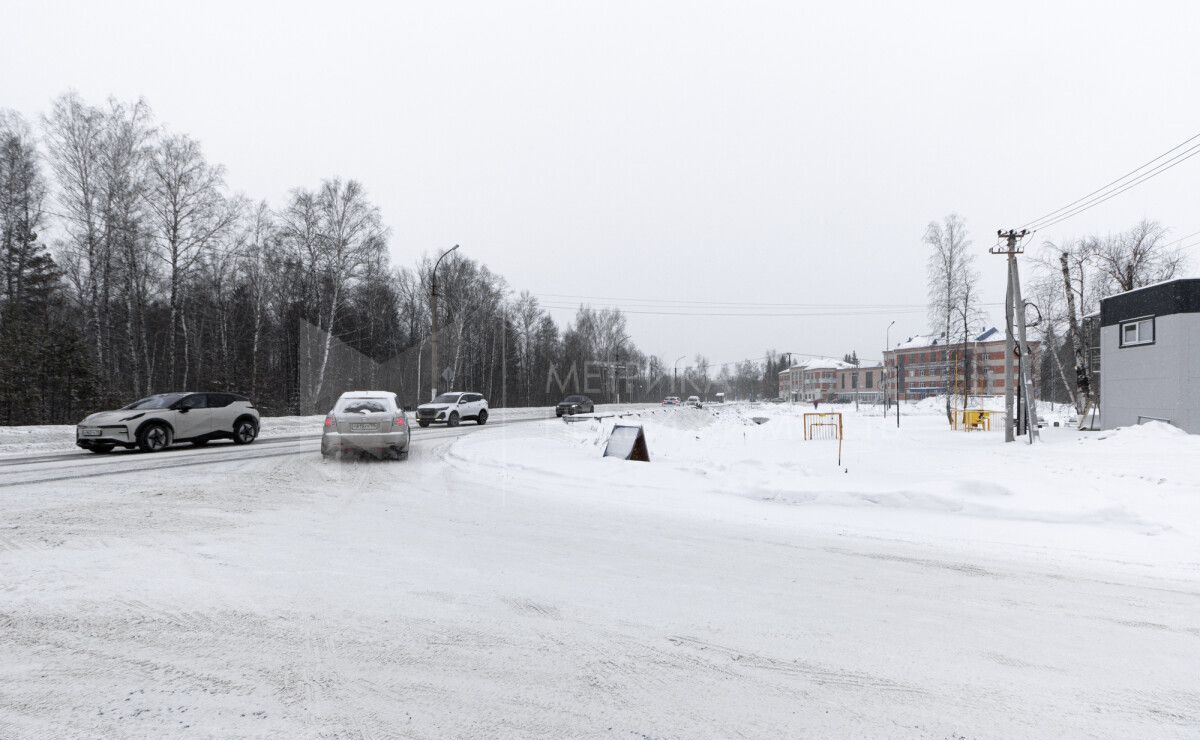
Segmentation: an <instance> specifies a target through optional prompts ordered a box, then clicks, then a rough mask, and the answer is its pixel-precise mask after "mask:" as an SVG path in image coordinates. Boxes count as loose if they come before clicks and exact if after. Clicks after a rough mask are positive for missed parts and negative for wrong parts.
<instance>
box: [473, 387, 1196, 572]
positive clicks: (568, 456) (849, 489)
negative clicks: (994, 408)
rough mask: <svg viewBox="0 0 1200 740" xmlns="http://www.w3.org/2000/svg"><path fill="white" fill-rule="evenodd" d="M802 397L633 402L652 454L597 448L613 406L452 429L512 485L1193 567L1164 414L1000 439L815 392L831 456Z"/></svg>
mask: <svg viewBox="0 0 1200 740" xmlns="http://www.w3.org/2000/svg"><path fill="white" fill-rule="evenodd" d="M811 410H812V409H811V408H808V407H803V408H802V407H800V406H795V407H792V406H788V405H785V404H755V405H749V404H747V405H732V406H728V407H724V408H722V407H709V408H707V409H704V410H702V411H695V410H691V409H680V410H678V412H676V413H672V414H665V415H657V414H654V413H649V414H643V415H641V417H640V418H639V422H640V423H642V424H643V426H644V428H645V432H646V436H647V439H648V443H649V448H650V454H651V458H652V464H651V465H649V466H638V465H633V464H628V465H624V464H614V461H612V460H609V459H604V458H602V457H601V452H602V450H603V447H604V444H605V443H606V441H607V439H608V436H609V433H610V431H611V429H612V426H613V424H614V422H616V423H624V422H619V421H617V420H613V419H605V420H600V421H595V422H590V423H586V424H573V425H570V427H568V428H561V427H560V425H554V424H550V425H545V426H541V427H537V425H535V429H531V430H527V432H526V434H527V436H528V439H526V440H524V441H523V443H522V445H521V447H520V448H519V449H518V448H514V447H513V446H512V444H511V441H509V440H503V439H495V438H483V437H481V438H477V439H463V440H460V441H458V443H457V444H455V446H454V447H453V448H452V450H451V452H450V456H451V459H453V460H454V461H455V462H456V464H458V465H461V466H464V467H468V468H469V467H471V466H476V467H480V468H484V469H486V470H488V471H489V473H491V474H496V473H499V472H500V471H504V470H509V469H513V468H516V469H518V470H520V471H521V473H522V476H523V477H522V480H523V485H531V484H532V483H533V482H534V481H541V482H542V485H544V486H546V487H547V488H548V489H549V490H558V491H561V492H569V495H578V496H585V497H586V496H601V495H602V496H605V497H606V498H607V499H608V500H617V499H622V500H623V499H624V498H625V497H622V496H619V495H615V494H614V493H613V492H614V491H637V492H638V493H636V494H633V496H632V497H631V498H629V499H628V500H629V501H632V502H634V503H635V504H636V505H639V506H642V505H649V503H648V502H649V501H652V500H656V499H655V498H653V497H666V498H671V497H673V496H685V497H689V498H688V500H687V501H688V503H694V502H696V501H698V500H701V499H700V498H697V497H704V499H703V500H705V501H712V500H717V501H719V500H721V499H729V498H737V499H749V500H753V501H761V502H768V503H772V504H777V505H780V506H785V507H790V508H798V509H800V510H802V511H803V512H804V515H803V521H802V522H801V526H804V527H806V528H808V529H810V530H813V531H848V530H852V531H855V532H857V533H860V534H870V535H873V536H881V537H889V538H901V539H906V540H909V541H914V542H936V543H938V544H939V546H942V547H955V548H958V549H961V550H964V551H969V552H981V551H986V552H991V553H993V554H997V555H1001V556H1012V555H1014V554H1015V555H1019V556H1026V557H1032V558H1050V559H1052V560H1060V559H1063V558H1069V559H1073V560H1076V561H1078V560H1087V561H1091V562H1093V564H1094V563H1095V562H1096V561H1111V562H1112V563H1115V564H1119V565H1120V566H1121V567H1130V568H1133V569H1135V570H1144V569H1145V568H1149V567H1153V568H1154V569H1156V573H1157V574H1158V575H1162V576H1168V575H1170V576H1179V577H1187V576H1191V577H1194V576H1196V575H1197V574H1198V573H1200V476H1197V475H1196V463H1195V461H1196V460H1197V459H1200V437H1195V436H1192V435H1188V434H1186V433H1184V432H1182V431H1180V430H1178V429H1176V428H1174V427H1171V426H1168V425H1165V424H1160V423H1151V424H1147V425H1144V426H1140V427H1132V428H1125V429H1118V430H1112V431H1107V432H1079V431H1077V430H1076V429H1074V428H1073V427H1070V426H1060V427H1057V428H1056V427H1048V428H1046V429H1043V430H1042V443H1041V444H1039V445H1036V446H1033V447H1030V446H1029V445H1027V444H1025V443H1024V442H1018V443H1015V444H1011V445H1005V444H1003V443H1002V442H1001V436H1000V435H1001V434H1002V432H1001V431H999V429H993V430H992V431H991V432H954V431H950V430H948V429H947V428H946V421H945V417H944V415H943V412H942V409H941V408H940V407H939V406H937V405H936V404H935V403H929V404H925V407H924V408H921V409H920V410H916V409H909V408H907V407H906V408H905V411H906V415H905V416H904V417H903V418H902V427H901V428H900V429H896V427H895V421H894V419H893V418H891V417H889V418H887V419H884V418H882V416H877V415H876V413H877V412H872V411H868V410H867V409H865V408H864V409H863V410H862V411H860V412H857V413H856V412H855V411H854V410H853V407H852V406H841V405H829V406H826V405H822V407H821V410H822V411H838V412H841V413H842V414H843V419H844V424H845V440H844V441H843V444H842V461H841V462H842V464H841V465H840V466H839V465H838V464H837V443H836V442H833V441H829V440H811V441H805V440H804V432H803V421H802V415H803V414H804V413H805V412H811ZM1062 416H1063V417H1065V416H1066V412H1065V411H1064V412H1063V413H1062ZM752 417H759V418H767V419H769V421H768V422H767V423H764V424H762V425H759V424H757V423H755V422H754V421H752ZM651 494H653V497H651ZM683 504H684V502H681V501H675V503H673V504H671V505H672V506H678V505H683ZM684 508H685V510H686V509H687V508H688V507H687V506H685V507H684ZM698 510H700V511H702V512H703V511H704V510H703V508H702V507H701V508H700V509H698ZM722 511H723V514H722V515H725V514H726V513H728V512H727V511H726V509H722ZM753 511H754V514H753V515H754V516H759V515H760V510H759V509H754V510H753ZM702 515H704V516H707V515H708V514H707V513H703V514H702ZM780 521H787V525H786V526H794V525H795V522H794V521H793V519H792V518H790V517H784V518H781V519H780ZM1101 567H1107V566H1101Z"/></svg>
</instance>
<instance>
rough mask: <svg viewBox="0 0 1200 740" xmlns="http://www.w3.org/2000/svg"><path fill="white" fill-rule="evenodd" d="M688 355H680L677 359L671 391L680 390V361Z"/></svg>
mask: <svg viewBox="0 0 1200 740" xmlns="http://www.w3.org/2000/svg"><path fill="white" fill-rule="evenodd" d="M686 357H687V355H680V356H679V357H678V358H676V360H675V373H674V375H673V376H672V378H671V392H672V393H677V392H678V390H677V388H678V387H679V361H680V360H682V359H685V358H686Z"/></svg>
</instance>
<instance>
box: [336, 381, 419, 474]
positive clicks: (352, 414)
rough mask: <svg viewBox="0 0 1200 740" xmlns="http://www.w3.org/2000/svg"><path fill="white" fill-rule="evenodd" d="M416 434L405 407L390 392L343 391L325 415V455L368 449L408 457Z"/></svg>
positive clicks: (378, 454) (368, 450) (370, 451)
mask: <svg viewBox="0 0 1200 740" xmlns="http://www.w3.org/2000/svg"><path fill="white" fill-rule="evenodd" d="M411 440H412V433H411V431H410V430H409V428H408V420H407V419H406V418H405V416H404V409H403V408H402V407H401V406H400V403H399V402H398V401H397V400H396V394H395V393H391V392H389V391H349V392H346V393H343V394H342V395H341V397H339V398H338V400H337V403H335V404H334V405H333V410H332V411H330V412H329V415H328V416H326V417H325V428H324V430H323V431H322V432H321V454H322V455H324V456H325V457H334V456H336V455H337V454H339V453H344V452H359V453H362V452H367V453H370V454H372V455H375V456H376V457H385V456H388V455H394V456H396V457H397V458H399V459H401V460H403V459H405V458H407V457H408V446H409V443H410V441H411Z"/></svg>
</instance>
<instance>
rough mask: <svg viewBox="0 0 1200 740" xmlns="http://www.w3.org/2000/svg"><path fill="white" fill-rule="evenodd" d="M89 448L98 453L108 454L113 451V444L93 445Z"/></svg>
mask: <svg viewBox="0 0 1200 740" xmlns="http://www.w3.org/2000/svg"><path fill="white" fill-rule="evenodd" d="M88 449H89V450H91V451H92V452H94V453H96V454H97V455H107V454H108V453H110V452H112V451H113V445H92V446H91V447H89V448H88Z"/></svg>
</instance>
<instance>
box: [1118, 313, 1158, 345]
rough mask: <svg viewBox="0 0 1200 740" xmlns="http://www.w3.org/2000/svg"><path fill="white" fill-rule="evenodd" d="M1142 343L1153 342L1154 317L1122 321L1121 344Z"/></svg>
mask: <svg viewBox="0 0 1200 740" xmlns="http://www.w3.org/2000/svg"><path fill="white" fill-rule="evenodd" d="M1142 344H1154V317H1153V316H1147V317H1145V318H1140V319H1133V320H1132V321H1122V322H1121V346H1122V347H1137V346H1138V345H1142Z"/></svg>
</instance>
